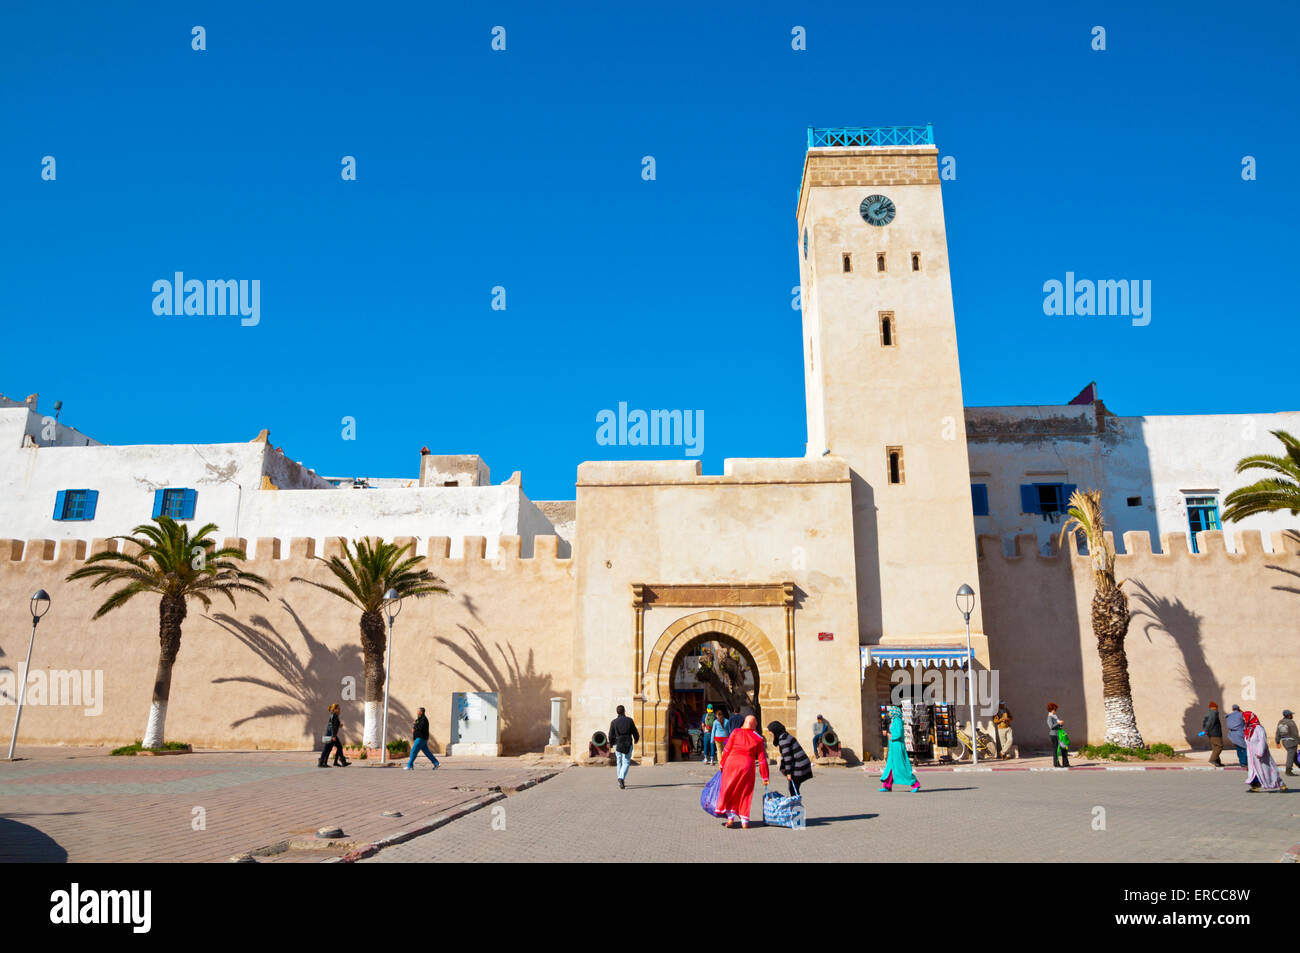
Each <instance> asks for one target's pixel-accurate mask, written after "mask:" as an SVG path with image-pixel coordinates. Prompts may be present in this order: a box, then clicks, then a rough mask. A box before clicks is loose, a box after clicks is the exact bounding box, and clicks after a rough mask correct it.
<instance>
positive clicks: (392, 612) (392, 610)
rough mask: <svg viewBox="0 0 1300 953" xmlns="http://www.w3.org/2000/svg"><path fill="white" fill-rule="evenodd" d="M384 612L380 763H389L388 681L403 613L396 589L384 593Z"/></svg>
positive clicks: (391, 671) (391, 672) (400, 599)
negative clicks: (385, 643)
mask: <svg viewBox="0 0 1300 953" xmlns="http://www.w3.org/2000/svg"><path fill="white" fill-rule="evenodd" d="M384 610H385V612H387V614H388V646H387V648H388V651H387V652H385V653H384V721H383V728H382V729H381V731H382V732H383V737H382V738H380V739H379V763H380V764H387V763H388V679H389V677H390V676H391V675H392V674H393V620H394V619H396V618H397V613H399V612H401V611H402V597H401V596H400V595H398V593H397V590H396V589H389V590H388V591H387V592H385V593H384Z"/></svg>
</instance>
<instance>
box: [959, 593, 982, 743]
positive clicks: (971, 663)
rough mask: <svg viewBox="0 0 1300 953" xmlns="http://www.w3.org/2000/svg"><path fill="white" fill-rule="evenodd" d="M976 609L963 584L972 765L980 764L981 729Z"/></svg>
mask: <svg viewBox="0 0 1300 953" xmlns="http://www.w3.org/2000/svg"><path fill="white" fill-rule="evenodd" d="M974 608H975V590H974V589H972V588H971V587H970V586H969V585H967V584H966V583H964V582H963V583H962V584H961V588H960V589H958V590H957V611H958V612H960V613H961V614H962V618H964V619H965V620H966V696H967V699H966V700H967V701H969V702H970V755H971V764H979V763H980V748H979V728H977V727H976V726H975V657H974V655H973V654H972V652H971V648H970V614H971V610H972V609H974Z"/></svg>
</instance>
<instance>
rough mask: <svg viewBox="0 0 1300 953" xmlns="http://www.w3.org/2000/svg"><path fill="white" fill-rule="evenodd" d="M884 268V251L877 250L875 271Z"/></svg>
mask: <svg viewBox="0 0 1300 953" xmlns="http://www.w3.org/2000/svg"><path fill="white" fill-rule="evenodd" d="M884 270H885V253H884V252H883V251H882V252H877V253H876V271H884Z"/></svg>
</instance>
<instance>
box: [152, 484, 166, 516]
mask: <svg viewBox="0 0 1300 953" xmlns="http://www.w3.org/2000/svg"><path fill="white" fill-rule="evenodd" d="M165 492H166V491H165V490H154V491H153V518H154V519H157V518H158V517H160V516H162V508H163V493H165Z"/></svg>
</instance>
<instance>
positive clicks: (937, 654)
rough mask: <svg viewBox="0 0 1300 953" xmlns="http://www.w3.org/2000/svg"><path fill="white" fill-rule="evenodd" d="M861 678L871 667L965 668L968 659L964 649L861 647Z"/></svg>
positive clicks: (905, 646) (859, 648)
mask: <svg viewBox="0 0 1300 953" xmlns="http://www.w3.org/2000/svg"><path fill="white" fill-rule="evenodd" d="M858 651H859V652H860V653H861V655H862V677H863V678H866V677H867V669H868V668H870V667H871V666H872V665H878V666H880V667H881V668H898V667H901V666H904V665H917V666H922V667H928V668H965V667H966V661H967V659H968V658H969V656H968V655H967V652H966V650H965V649H954V648H926V647H925V646H916V647H913V646H907V645H861V646H858Z"/></svg>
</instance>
